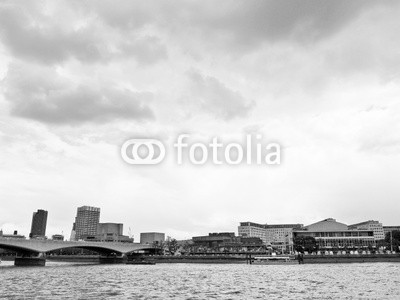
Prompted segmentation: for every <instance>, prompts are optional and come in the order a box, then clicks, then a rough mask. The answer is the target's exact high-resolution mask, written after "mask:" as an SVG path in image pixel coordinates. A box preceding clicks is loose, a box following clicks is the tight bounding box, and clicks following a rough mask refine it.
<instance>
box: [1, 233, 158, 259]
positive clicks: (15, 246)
mask: <svg viewBox="0 0 400 300" xmlns="http://www.w3.org/2000/svg"><path fill="white" fill-rule="evenodd" d="M0 248H2V249H5V250H10V251H15V252H17V253H18V256H17V257H16V260H15V265H44V264H45V260H46V253H48V252H51V251H55V250H61V249H68V248H80V249H87V250H91V251H95V252H97V253H99V254H100V255H102V257H103V261H104V262H115V261H116V259H115V257H116V256H119V257H124V256H125V257H126V255H127V254H130V253H134V252H138V251H142V250H152V249H154V247H153V246H152V245H149V244H140V243H121V242H86V241H54V240H40V239H30V240H26V239H15V238H0ZM111 255H112V256H113V257H111V258H110V256H111ZM100 261H101V258H100Z"/></svg>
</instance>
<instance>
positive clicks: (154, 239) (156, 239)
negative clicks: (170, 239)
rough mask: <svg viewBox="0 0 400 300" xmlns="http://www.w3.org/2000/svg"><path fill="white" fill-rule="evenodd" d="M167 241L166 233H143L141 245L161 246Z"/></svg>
mask: <svg viewBox="0 0 400 300" xmlns="http://www.w3.org/2000/svg"><path fill="white" fill-rule="evenodd" d="M164 241H165V233H161V232H142V233H141V234H140V243H141V244H153V243H156V244H161V243H163V242H164Z"/></svg>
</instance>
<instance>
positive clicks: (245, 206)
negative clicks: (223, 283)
mask: <svg viewBox="0 0 400 300" xmlns="http://www.w3.org/2000/svg"><path fill="white" fill-rule="evenodd" d="M33 2H34V3H33ZM399 15H400V4H399V3H398V2H397V1H347V0H346V1H340V0H339V1H316V0H315V1H310V0H304V1H254V0H250V1H248V0H246V1H218V3H216V2H215V1H207V0H206V1H137V2H136V1H116V0H113V1H65V2H63V1H2V2H1V4H0V147H1V148H0V149H1V152H0V201H1V208H0V227H1V228H2V229H3V230H4V231H5V232H8V233H9V232H11V231H12V230H14V229H16V230H19V232H21V233H23V234H25V235H28V234H29V230H30V222H31V217H32V212H33V211H35V210H36V209H39V208H42V209H46V210H48V211H49V218H48V230H47V234H48V235H51V234H54V233H61V232H63V233H64V234H65V235H66V236H67V237H69V234H70V231H71V228H72V222H73V221H74V217H75V214H76V208H77V207H78V206H82V205H92V206H99V207H101V221H102V222H122V223H124V226H125V227H124V229H125V233H128V228H129V227H130V228H131V231H132V233H133V234H134V235H135V237H136V238H137V237H138V234H139V233H140V232H143V231H161V232H166V233H167V235H170V236H173V237H176V238H179V239H183V238H189V237H191V236H193V235H199V234H207V233H208V232H217V231H237V225H238V223H239V222H240V221H254V222H260V223H270V224H273V223H282V222H286V223H287V222H290V223H303V224H309V223H312V222H316V221H318V220H320V219H323V218H328V217H333V218H336V219H337V220H338V221H341V222H344V223H355V222H359V221H364V220H366V219H375V220H379V221H381V222H382V223H384V224H386V225H399V224H400V220H399V211H400V201H399V200H400V188H399V177H400V156H399V153H400V99H399V96H400V86H399V83H400V78H399V76H400V39H399V36H400V19H399V17H398V16H399ZM180 133H189V134H190V135H191V141H195V140H197V139H203V140H210V139H211V138H212V137H215V136H217V137H219V138H220V139H221V140H225V141H232V140H234V141H241V140H242V139H243V136H245V135H246V134H261V135H262V136H263V141H274V142H279V143H280V144H281V145H282V162H281V165H279V166H266V165H262V166H254V165H253V166H248V165H245V164H244V165H237V166H228V165H222V166H215V165H212V164H206V165H204V166H192V165H190V164H184V165H181V166H178V165H177V164H176V163H175V162H174V160H173V159H172V157H171V155H169V156H168V153H167V159H166V160H165V161H164V162H163V163H162V164H160V165H156V166H132V165H128V164H126V163H125V162H124V161H123V160H122V159H121V156H120V148H121V145H122V144H123V143H124V142H125V141H126V140H127V139H130V138H137V137H141V138H144V137H147V138H158V139H160V140H162V141H163V142H164V143H165V144H169V145H171V144H173V143H174V141H175V140H176V137H177V136H178V135H179V134H180Z"/></svg>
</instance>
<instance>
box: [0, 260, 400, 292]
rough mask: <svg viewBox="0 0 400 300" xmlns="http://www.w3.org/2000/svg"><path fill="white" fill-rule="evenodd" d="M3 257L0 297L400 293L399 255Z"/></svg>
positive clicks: (0, 266) (0, 275)
mask: <svg viewBox="0 0 400 300" xmlns="http://www.w3.org/2000/svg"><path fill="white" fill-rule="evenodd" d="M12 264H13V262H3V263H2V264H1V265H0V299H18V300H19V299H400V263H373V264H368V263H363V264H356V263H354V264H329V265H323V264H320V265H286V266H285V265H271V266H267V265H245V264H229V265H220V264H158V265H154V266H151V265H150V266H149V265H89V264H86V265H85V264H72V263H54V262H47V265H46V267H14V266H13V265H12Z"/></svg>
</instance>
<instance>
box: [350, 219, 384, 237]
mask: <svg viewBox="0 0 400 300" xmlns="http://www.w3.org/2000/svg"><path fill="white" fill-rule="evenodd" d="M348 228H349V229H350V230H372V231H373V232H374V238H375V241H379V240H383V239H385V232H384V231H383V226H382V223H379V221H373V220H369V221H365V222H361V223H357V224H353V225H349V226H348Z"/></svg>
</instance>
